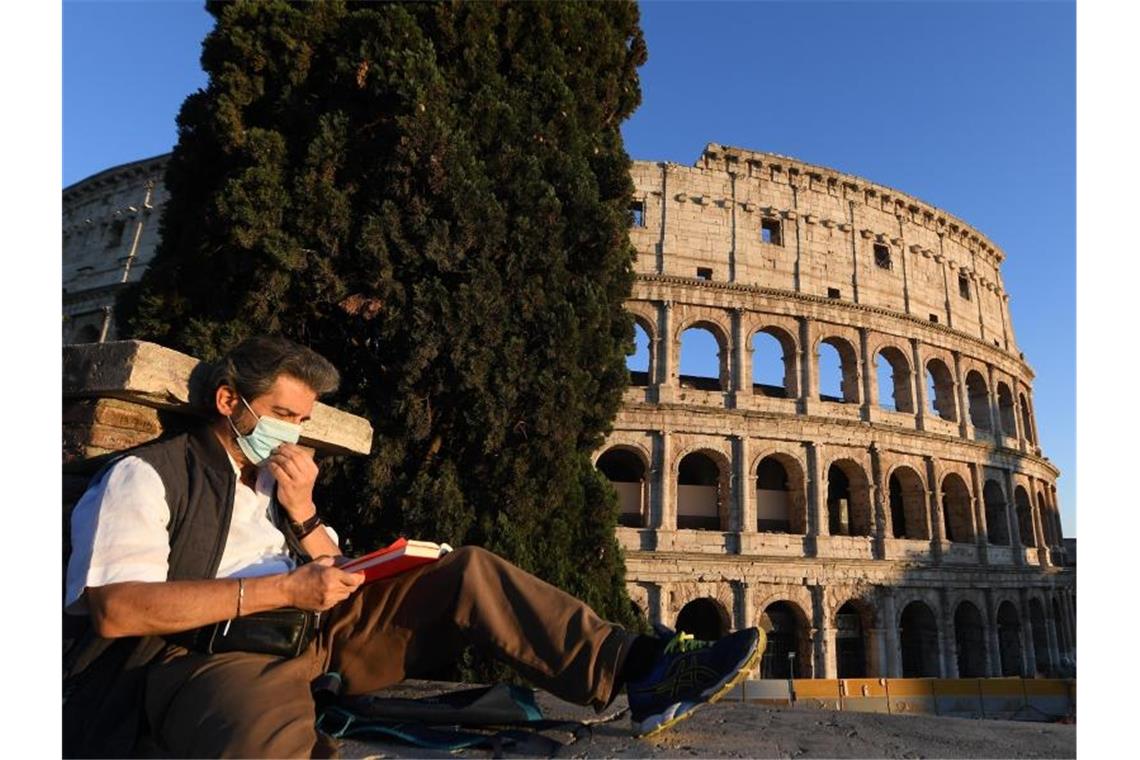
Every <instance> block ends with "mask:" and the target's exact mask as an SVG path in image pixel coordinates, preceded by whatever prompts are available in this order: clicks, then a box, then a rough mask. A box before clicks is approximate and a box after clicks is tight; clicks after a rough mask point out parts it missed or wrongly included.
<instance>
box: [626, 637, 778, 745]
mask: <svg viewBox="0 0 1140 760" xmlns="http://www.w3.org/2000/svg"><path fill="white" fill-rule="evenodd" d="M765 643H766V638H765V636H764V632H763V631H761V630H760V629H759V628H746V629H744V630H742V631H737V632H736V633H733V634H730V635H728V636H725V637H724V638H723V639H720V640H718V641H712V642H710V641H698V640H697V639H694V638H693V636H692V634H688V633H678V634H676V635H675V636H673V638H672V639H671V640H670V641H669V643H668V644H666V645H665V652H664V654H663V656H662V657H661V659H660V660H658V661H657V664H656V665H654V666H653V670H651V671H650V673H649V675H648V676H646V677H645V678H643V679H642V680H640V681H635V682H630V683H628V684H627V685H626V693H627V694H628V696H629V710H630V717H631V719H632V720H633V735H634V736H636V737H638V738H640V737H644V736H652V735H653V734H656V733H657V732H659V731H663V730H665V729H666V728H669V727H670V726H672V725H674V724H675V723H678V722H680V721H682V720H684V719H685V718H687V717H689V716H690V715H692V714H693V713H694V712H696V710H697V708H698V707H700V706H701V705H705V704H710V703H712V702H716V701H717V700H718V699H720V698H721V697H723V696H724V695H725V694H727V693H728V692H729V691H730V690H731V689H732V687H733V686H735V685H736V684H737V683H738V682H739V681H741V680H742V679H743V678H744V677H745V676H747V675H748V672H749V671H750V670H751V669H752V668H753V666H755V665H756V663H757V662H758V661H759V659H760V655H761V653H762V652H763V651H764V645H765Z"/></svg>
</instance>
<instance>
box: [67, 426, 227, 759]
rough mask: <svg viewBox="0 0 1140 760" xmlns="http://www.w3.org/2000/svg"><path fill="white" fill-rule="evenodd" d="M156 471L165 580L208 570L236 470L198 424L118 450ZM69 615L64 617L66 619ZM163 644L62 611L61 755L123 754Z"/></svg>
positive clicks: (220, 542)
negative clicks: (164, 510) (110, 633)
mask: <svg viewBox="0 0 1140 760" xmlns="http://www.w3.org/2000/svg"><path fill="white" fill-rule="evenodd" d="M125 456H137V457H139V458H140V459H142V460H143V461H145V462H146V463H147V464H149V465H151V466H152V467H154V469H155V470H156V471H157V472H158V474H159V477H160V478H161V479H162V483H163V485H164V486H165V488H166V502H167V504H168V505H169V506H170V524H169V526H168V528H167V530H168V532H169V535H170V558H169V570H168V572H167V580H172V581H173V580H201V579H208V578H214V577H215V576H216V575H217V571H218V565H219V564H220V563H221V559H222V551H223V550H224V549H225V543H226V535H227V534H228V533H229V529H230V519H231V517H232V516H233V504H234V489H235V488H236V486H237V475H236V474H235V473H234V470H233V467H232V465H231V464H230V459H229V456H228V455H227V454H226V450H225V449H224V448H223V447H222V444H221V443H220V442H219V441H218V439H217V437H216V436H215V435H214V433H213V432H212V431H211V430H210V429H209V427H207V426H205V425H201V426H199V427H198V428H196V429H194V430H191V431H190V432H187V433H181V434H179V435H175V436H173V437H170V438H165V439H162V440H159V441H154V442H152V443H147V444H144V445H143V446H140V447H138V448H135V449H131V450H128V451H124V452H122V453H121V455H120V456H118V457H116V458H115V459H114V460H112V462H110V463H108V464H107V465H105V466H104V467H103V468H102V469H101V470H100V471H99V472H98V473H97V474H96V475H95V477H94V478H93V479H92V481H91V482H92V483H96V482H98V479H99V478H100V477H102V475H103V474H104V473H105V472H106V470H107V468H108V467H110V466H111V464H113V463H114V462H117V461H119V459H121V458H123V457H125ZM68 618H70V620H69V619H68ZM164 646H166V641H165V640H164V639H163V638H161V637H157V636H147V637H127V638H119V639H103V638H100V637H99V636H97V635H96V634H95V631H94V630H93V628H92V626H91V621H90V618H89V617H88V616H86V615H84V616H74V615H67V614H65V615H64V659H63V699H64V704H63V756H64V757H77V756H81V757H125V756H128V755H129V754H130V753H131V751H132V750H133V748H134V745H135V741H136V739H137V737H138V733H139V726H140V720H141V718H142V688H143V684H144V681H145V676H146V667H147V665H148V664H149V663H150V662H151V661H152V660H153V659H154V658H155V657H156V656H157V655H158V654H159V653H160V652H161V651H162V649H163V647H164Z"/></svg>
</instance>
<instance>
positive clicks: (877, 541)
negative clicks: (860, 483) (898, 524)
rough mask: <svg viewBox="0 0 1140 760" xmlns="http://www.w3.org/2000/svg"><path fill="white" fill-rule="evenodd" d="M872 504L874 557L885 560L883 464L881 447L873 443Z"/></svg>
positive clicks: (885, 532) (885, 513)
mask: <svg viewBox="0 0 1140 760" xmlns="http://www.w3.org/2000/svg"><path fill="white" fill-rule="evenodd" d="M870 448H871V503H872V504H873V505H874V510H875V530H874V541H873V543H872V547H871V548H872V556H873V557H874V558H875V559H884V558H886V556H887V544H886V542H887V508H886V505H885V504H884V503H883V493H884V492H885V491H886V490H887V489H885V488H884V487H883V464H882V460H881V455H880V453H879V446H878V444H876V443H875V442H874V441H872V442H871V447H870Z"/></svg>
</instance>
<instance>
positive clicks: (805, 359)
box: [799, 317, 819, 414]
mask: <svg viewBox="0 0 1140 760" xmlns="http://www.w3.org/2000/svg"><path fill="white" fill-rule="evenodd" d="M799 323H800V372H801V378H802V379H801V382H800V413H801V414H814V413H815V412H816V411H817V410H818V409H819V357H818V356H817V355H816V351H815V347H814V346H813V345H812V330H811V323H810V322H809V321H808V319H807V317H799Z"/></svg>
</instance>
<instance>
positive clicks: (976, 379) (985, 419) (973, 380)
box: [966, 370, 990, 432]
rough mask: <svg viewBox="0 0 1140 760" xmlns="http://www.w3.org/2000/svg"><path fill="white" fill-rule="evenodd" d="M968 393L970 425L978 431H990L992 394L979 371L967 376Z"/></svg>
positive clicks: (971, 371)
mask: <svg viewBox="0 0 1140 760" xmlns="http://www.w3.org/2000/svg"><path fill="white" fill-rule="evenodd" d="M966 393H967V395H968V396H969V398H970V424H971V425H973V426H974V427H975V428H976V429H978V430H984V431H986V432H989V430H990V393H989V391H988V390H987V389H986V381H985V378H983V377H982V373H981V372H978V371H977V370H970V372H969V374H967V375H966Z"/></svg>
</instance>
